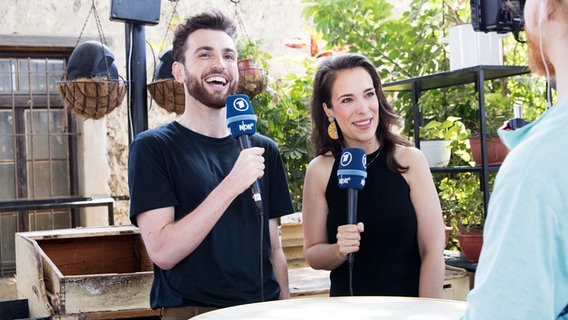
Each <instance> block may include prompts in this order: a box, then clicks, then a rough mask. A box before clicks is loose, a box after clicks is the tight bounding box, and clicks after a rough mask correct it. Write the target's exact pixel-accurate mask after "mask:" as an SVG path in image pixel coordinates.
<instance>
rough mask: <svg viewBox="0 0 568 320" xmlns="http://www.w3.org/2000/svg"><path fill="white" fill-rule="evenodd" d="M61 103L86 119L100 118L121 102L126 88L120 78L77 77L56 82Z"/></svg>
mask: <svg viewBox="0 0 568 320" xmlns="http://www.w3.org/2000/svg"><path fill="white" fill-rule="evenodd" d="M57 92H58V93H59V96H60V97H61V100H62V101H63V104H64V105H65V106H66V107H67V108H69V109H71V110H72V111H74V112H75V113H76V114H78V115H80V116H82V117H84V118H86V119H95V120H96V119H100V118H102V117H104V116H105V115H107V114H109V113H111V112H112V111H113V110H114V109H115V108H116V107H118V106H119V105H121V104H122V100H123V99H124V95H125V94H126V88H125V86H124V83H123V82H122V81H120V80H107V79H103V78H79V79H76V80H72V81H59V82H57Z"/></svg>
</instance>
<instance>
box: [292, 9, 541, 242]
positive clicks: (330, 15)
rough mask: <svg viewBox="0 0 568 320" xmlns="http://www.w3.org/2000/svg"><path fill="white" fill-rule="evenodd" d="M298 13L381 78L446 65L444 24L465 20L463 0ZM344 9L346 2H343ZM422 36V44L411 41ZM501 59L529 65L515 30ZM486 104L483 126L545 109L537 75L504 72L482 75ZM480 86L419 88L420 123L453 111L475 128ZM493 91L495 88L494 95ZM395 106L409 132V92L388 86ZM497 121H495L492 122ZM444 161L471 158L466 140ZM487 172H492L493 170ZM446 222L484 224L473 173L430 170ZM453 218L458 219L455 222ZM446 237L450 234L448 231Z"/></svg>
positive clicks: (437, 69)
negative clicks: (520, 110)
mask: <svg viewBox="0 0 568 320" xmlns="http://www.w3.org/2000/svg"><path fill="white" fill-rule="evenodd" d="M303 2H304V3H306V4H307V5H306V9H305V11H304V15H305V16H306V17H307V18H309V19H311V21H312V22H313V24H314V26H315V29H316V31H317V32H318V34H321V35H322V41H327V48H328V49H330V48H332V47H334V46H340V47H349V50H350V51H351V52H359V53H361V54H363V55H365V56H367V57H368V58H369V59H370V60H371V61H372V62H373V63H374V65H375V66H376V67H377V71H378V72H379V75H380V76H381V79H382V81H383V83H386V82H392V81H397V80H405V79H408V78H412V77H418V76H423V75H428V74H434V73H438V72H445V71H447V70H449V55H448V52H447V50H446V46H445V45H444V44H443V43H441V42H440V39H441V38H444V37H445V36H446V33H447V28H448V27H449V25H450V24H457V23H463V22H466V21H470V20H471V19H470V12H469V6H468V5H467V4H468V1H467V0H412V1H411V3H410V5H409V10H407V11H405V12H403V13H402V15H401V16H400V17H396V18H395V16H393V15H392V7H391V6H390V5H389V4H388V3H387V1H385V0H361V1H349V0H337V1H329V0H303ZM346 8H347V9H346ZM417 39H420V44H417ZM504 62H505V64H506V65H527V52H526V45H523V44H520V43H518V42H516V41H515V40H514V39H513V37H508V38H506V39H504ZM485 85H486V87H484V89H485V93H486V109H487V111H486V112H487V119H488V121H490V122H491V123H490V124H489V125H488V130H487V132H489V131H490V130H493V128H495V126H496V125H497V124H498V125H501V124H502V122H503V121H502V120H505V119H504V118H505V117H508V115H507V114H506V112H512V110H513V105H514V104H517V105H523V106H530V108H525V110H524V111H525V112H524V113H525V119H526V120H528V121H533V120H534V119H536V117H538V115H540V113H542V111H544V106H545V103H544V100H543V97H544V96H545V94H544V92H543V90H544V88H545V86H544V83H543V80H542V79H541V78H539V77H535V76H532V75H525V76H516V77H510V78H507V79H506V80H503V81H487V82H486V84H485ZM478 92H479V91H478V88H476V86H475V85H474V84H468V85H464V86H458V87H451V88H445V89H442V90H430V91H426V92H423V94H422V96H421V97H420V100H419V106H420V109H421V110H420V112H421V113H422V117H423V120H424V123H429V122H430V121H433V120H435V121H438V122H441V123H443V122H444V121H445V119H447V118H448V117H449V116H459V117H461V119H460V121H461V122H462V123H463V124H464V126H465V128H467V129H468V130H470V131H472V132H475V131H476V130H478V123H479V120H478V108H477V106H478V105H479V101H478ZM493 93H497V94H496V96H495V97H493V96H492V94H493ZM387 97H388V98H389V100H390V102H391V104H392V105H393V107H394V108H395V109H396V110H397V112H398V113H399V114H400V115H401V116H402V117H403V119H404V126H405V127H404V129H403V131H402V132H403V133H404V134H405V135H407V136H409V137H412V136H413V135H414V132H413V130H414V129H413V128H414V123H413V121H414V114H413V112H412V106H413V99H412V95H411V93H409V92H397V93H395V94H391V93H387ZM500 97H515V99H514V101H503V100H501V101H500V103H497V102H498V101H497V100H500V99H497V98H500ZM495 120H497V121H495ZM454 142H455V143H457V144H459V145H460V147H456V148H454V147H452V154H456V153H458V155H459V156H458V157H454V156H452V158H451V160H450V165H453V166H461V165H470V153H469V148H468V146H467V145H466V142H465V141H464V140H459V139H457V140H455V141H454ZM491 174H493V173H491ZM434 179H435V183H436V186H437V188H438V190H439V192H440V195H441V201H442V208H443V212H444V217H445V218H446V223H447V225H449V226H452V227H453V228H454V230H457V228H458V225H460V224H463V223H465V224H466V225H470V226H471V225H473V224H476V223H483V218H484V212H483V193H482V192H481V191H480V185H479V173H471V172H470V173H435V174H434ZM458 221H459V222H458ZM452 241H455V239H453V238H452Z"/></svg>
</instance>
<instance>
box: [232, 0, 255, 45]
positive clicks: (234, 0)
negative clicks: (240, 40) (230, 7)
mask: <svg viewBox="0 0 568 320" xmlns="http://www.w3.org/2000/svg"><path fill="white" fill-rule="evenodd" d="M230 1H231V2H232V3H234V4H235V19H236V20H237V25H238V26H239V28H240V29H241V31H242V32H243V36H244V39H245V40H246V42H249V41H250V40H249V37H248V33H247V29H246V28H245V24H244V22H243V19H242V18H241V15H240V13H239V3H240V2H241V0H230Z"/></svg>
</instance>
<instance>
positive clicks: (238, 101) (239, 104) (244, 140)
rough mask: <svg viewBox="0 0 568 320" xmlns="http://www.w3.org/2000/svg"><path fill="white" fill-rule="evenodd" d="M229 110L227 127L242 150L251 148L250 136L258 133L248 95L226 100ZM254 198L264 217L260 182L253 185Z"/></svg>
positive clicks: (259, 211)
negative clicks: (237, 140)
mask: <svg viewBox="0 0 568 320" xmlns="http://www.w3.org/2000/svg"><path fill="white" fill-rule="evenodd" d="M225 106H226V109H227V127H229V130H231V136H232V137H233V138H235V139H239V142H240V144H241V149H242V150H244V149H248V148H251V147H252V145H251V143H250V136H252V135H253V134H255V132H256V116H255V115H254V111H253V110H252V104H251V102H250V99H249V97H248V96H247V95H246V94H233V95H230V96H228V97H227V99H226V100H225ZM251 190H252V198H253V200H254V202H255V203H256V208H257V210H258V213H259V214H261V215H262V213H263V212H262V197H261V195H260V186H259V184H258V180H257V181H255V182H254V183H253V184H252V187H251Z"/></svg>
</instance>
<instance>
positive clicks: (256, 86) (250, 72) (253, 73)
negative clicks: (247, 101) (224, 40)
mask: <svg viewBox="0 0 568 320" xmlns="http://www.w3.org/2000/svg"><path fill="white" fill-rule="evenodd" d="M237 65H238V68H239V84H238V86H237V93H240V94H246V95H248V96H249V97H250V98H251V99H252V98H254V97H255V96H257V95H259V94H260V93H262V92H263V91H264V90H265V89H266V83H267V81H266V78H267V72H266V70H264V69H261V68H259V67H258V66H257V65H256V64H255V63H254V62H253V61H252V59H249V58H245V59H240V60H238V61H237Z"/></svg>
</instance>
